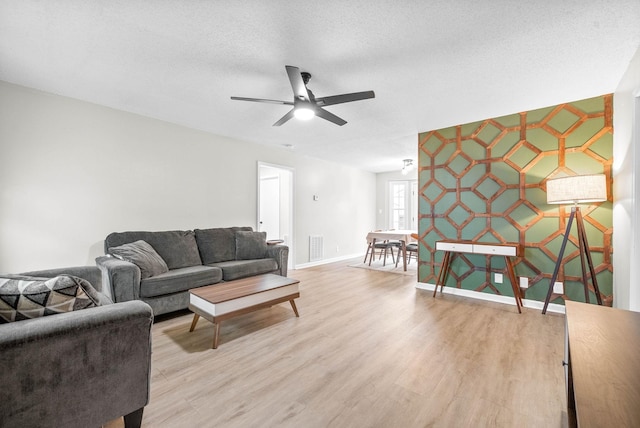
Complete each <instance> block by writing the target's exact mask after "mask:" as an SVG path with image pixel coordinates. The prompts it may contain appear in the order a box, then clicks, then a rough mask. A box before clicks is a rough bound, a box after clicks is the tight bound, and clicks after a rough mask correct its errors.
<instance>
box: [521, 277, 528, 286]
mask: <svg viewBox="0 0 640 428" xmlns="http://www.w3.org/2000/svg"><path fill="white" fill-rule="evenodd" d="M520 288H529V278H527V277H526V276H521V277H520Z"/></svg>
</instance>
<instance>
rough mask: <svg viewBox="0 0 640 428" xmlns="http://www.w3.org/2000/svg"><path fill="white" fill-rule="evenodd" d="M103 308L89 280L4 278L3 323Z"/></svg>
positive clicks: (0, 295)
mask: <svg viewBox="0 0 640 428" xmlns="http://www.w3.org/2000/svg"><path fill="white" fill-rule="evenodd" d="M100 305H101V299H100V295H99V293H98V292H97V291H96V290H95V289H94V288H93V286H92V285H91V284H90V283H89V281H87V280H84V279H82V278H78V277H75V276H71V275H59V276H56V277H53V278H48V279H47V278H38V277H29V276H23V275H3V276H2V277H0V323H7V322H13V321H20V320H25V319H29V318H39V317H43V316H46V315H53V314H59V313H63V312H71V311H77V310H79V309H86V308H92V307H96V306H100Z"/></svg>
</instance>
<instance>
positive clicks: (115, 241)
mask: <svg viewBox="0 0 640 428" xmlns="http://www.w3.org/2000/svg"><path fill="white" fill-rule="evenodd" d="M135 241H145V242H147V243H149V244H150V245H151V246H152V247H153V249H154V250H156V252H157V253H158V254H159V255H160V257H162V259H163V260H164V261H165V263H166V264H167V267H168V268H169V269H178V268H182V267H188V266H197V265H201V264H202V261H201V260H200V253H199V252H198V245H197V244H196V238H195V234H194V233H193V231H192V230H172V231H166V232H114V233H110V234H109V235H108V236H107V237H106V239H105V240H104V247H105V248H104V250H105V253H109V248H110V247H118V246H120V245H123V244H130V243H132V242H135Z"/></svg>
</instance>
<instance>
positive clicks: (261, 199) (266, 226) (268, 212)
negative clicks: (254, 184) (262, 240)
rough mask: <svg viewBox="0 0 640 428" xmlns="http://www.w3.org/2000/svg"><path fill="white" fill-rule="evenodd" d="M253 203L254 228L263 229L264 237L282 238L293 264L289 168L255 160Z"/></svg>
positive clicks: (291, 202)
mask: <svg viewBox="0 0 640 428" xmlns="http://www.w3.org/2000/svg"><path fill="white" fill-rule="evenodd" d="M257 205H258V221H257V224H258V230H259V231H261V232H267V239H282V240H283V241H284V244H285V245H287V246H288V247H289V267H290V268H291V267H293V266H294V260H293V258H294V254H295V252H294V250H293V242H294V240H293V169H291V168H287V167H284V166H279V165H272V164H267V163H263V162H258V204H257Z"/></svg>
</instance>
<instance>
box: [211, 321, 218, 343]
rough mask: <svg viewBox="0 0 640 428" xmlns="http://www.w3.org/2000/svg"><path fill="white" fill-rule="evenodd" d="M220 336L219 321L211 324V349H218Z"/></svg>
mask: <svg viewBox="0 0 640 428" xmlns="http://www.w3.org/2000/svg"><path fill="white" fill-rule="evenodd" d="M219 337H220V322H216V323H214V324H213V346H212V348H213V349H218V338H219Z"/></svg>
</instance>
